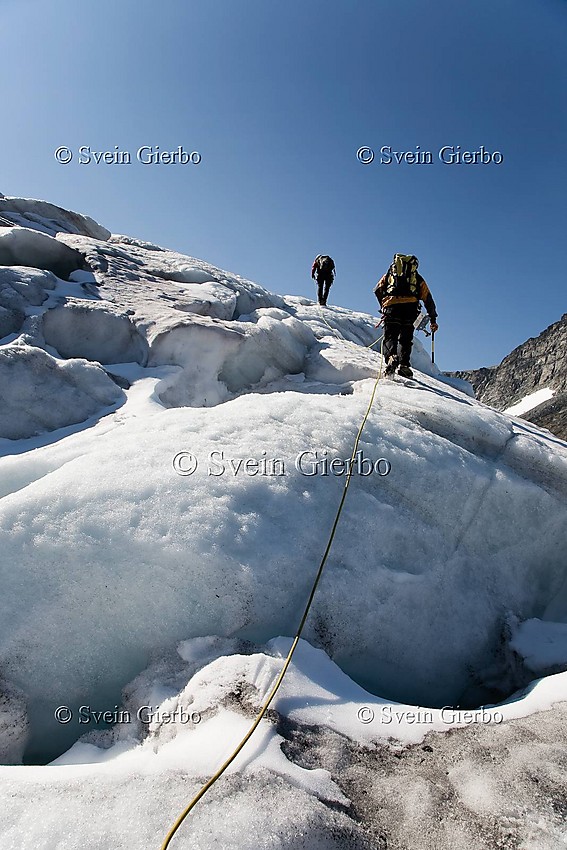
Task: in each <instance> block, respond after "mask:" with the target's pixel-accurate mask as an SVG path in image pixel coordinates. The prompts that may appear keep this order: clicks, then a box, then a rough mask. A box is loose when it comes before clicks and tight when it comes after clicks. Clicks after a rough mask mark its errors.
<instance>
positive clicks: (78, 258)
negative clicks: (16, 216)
mask: <svg viewBox="0 0 567 850" xmlns="http://www.w3.org/2000/svg"><path fill="white" fill-rule="evenodd" d="M82 265H83V257H82V255H81V254H80V253H79V251H76V250H74V249H73V248H69V247H68V246H67V245H65V244H64V243H63V242H60V241H59V240H58V239H54V238H53V237H52V236H48V235H47V234H45V233H39V232H38V231H36V230H30V229H28V228H26V227H2V228H0V266H32V267H33V268H36V269H47V270H49V271H51V272H53V273H54V274H56V275H57V277H62V278H65V279H67V278H68V277H69V275H70V274H71V272H73V271H75V270H76V269H80V268H81V267H82Z"/></svg>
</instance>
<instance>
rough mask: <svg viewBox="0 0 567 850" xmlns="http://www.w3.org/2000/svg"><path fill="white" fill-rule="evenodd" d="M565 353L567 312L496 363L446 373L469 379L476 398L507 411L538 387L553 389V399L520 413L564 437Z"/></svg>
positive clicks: (566, 420)
mask: <svg viewBox="0 0 567 850" xmlns="http://www.w3.org/2000/svg"><path fill="white" fill-rule="evenodd" d="M566 352H567V313H565V314H564V315H563V316H562V317H561V319H560V320H559V321H558V322H554V323H553V324H552V325H550V326H549V327H548V328H546V329H545V330H544V331H542V333H540V334H539V336H537V337H531V338H530V339H528V340H526V342H524V343H522V345H519V346H518V347H517V348H515V349H514V350H513V351H512V352H510V354H508V355H507V356H506V357H505V358H504V359H503V360H502V362H501V363H500V364H499V365H498V366H489V367H487V368H482V369H473V370H470V371H458V372H449V373H448V374H449V375H451V376H454V377H459V378H463V379H465V380H467V381H469V382H470V383H471V384H472V386H473V388H474V391H475V395H476V397H477V399H478V400H479V401H482V402H484V403H485V404H489V405H490V406H491V407H494V408H496V410H504V411H505V410H508V409H509V408H510V407H511V406H512V405H514V404H516V403H517V402H519V401H520V400H521V399H523V398H525V397H526V396H529V395H531V394H532V393H535V392H537V391H538V390H543V389H549V390H552V391H553V396H552V398H549V399H547V400H545V401H542V402H541V403H539V404H536V405H535V406H533V407H532V408H530V409H529V410H527V411H526V412H525V413H522V418H523V419H527V420H529V421H530V422H533V423H534V424H536V425H539V426H540V427H542V428H547V429H548V430H550V431H551V432H552V433H553V434H555V435H556V436H558V437H560V438H561V439H562V440H567V354H566Z"/></svg>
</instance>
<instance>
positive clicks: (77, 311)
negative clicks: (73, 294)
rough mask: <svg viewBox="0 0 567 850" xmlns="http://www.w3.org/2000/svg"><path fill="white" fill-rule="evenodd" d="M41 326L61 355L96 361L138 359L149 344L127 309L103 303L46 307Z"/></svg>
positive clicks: (142, 358) (144, 359) (144, 358)
mask: <svg viewBox="0 0 567 850" xmlns="http://www.w3.org/2000/svg"><path fill="white" fill-rule="evenodd" d="M42 330H43V335H44V338H45V341H46V343H47V344H48V345H51V346H52V347H53V348H55V349H57V351H58V352H59V354H60V355H61V357H82V358H85V359H87V360H95V361H98V362H99V363H132V362H134V363H141V364H144V363H146V362H147V359H148V347H147V344H146V341H145V340H144V338H143V337H142V336H141V335H140V334H139V333H138V331H137V330H136V328H135V326H134V325H133V324H132V322H131V321H130V317H129V316H128V315H127V314H126V313H122V312H118V311H116V310H114V311H113V310H109V309H108V308H107V307H106V306H105V305H104V304H98V303H93V302H84V303H80V302H77V301H76V300H75V301H74V302H68V303H66V304H64V305H63V306H61V307H55V308H53V309H51V310H47V312H46V313H44V315H43V322H42Z"/></svg>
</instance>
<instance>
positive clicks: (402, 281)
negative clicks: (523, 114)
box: [374, 254, 438, 378]
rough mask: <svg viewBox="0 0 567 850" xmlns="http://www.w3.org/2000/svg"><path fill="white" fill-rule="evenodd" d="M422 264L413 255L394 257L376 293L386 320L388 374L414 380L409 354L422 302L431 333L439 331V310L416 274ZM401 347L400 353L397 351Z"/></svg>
mask: <svg viewBox="0 0 567 850" xmlns="http://www.w3.org/2000/svg"><path fill="white" fill-rule="evenodd" d="M418 264H419V261H418V259H417V257H414V256H413V254H394V260H393V262H392V265H391V266H390V268H389V269H388V271H387V272H386V274H385V275H384V276H383V277H382V278H380V280H379V281H378V283H377V284H376V287H375V289H374V294H375V296H376V298H377V299H378V302H379V303H380V306H381V308H382V314H383V317H384V357H385V359H386V374H387V375H393V374H394V372H395V371H396V369H398V374H399V375H402V376H403V377H405V378H411V377H412V376H413V372H412V370H411V368H410V355H411V349H412V345H413V329H414V322H415V320H416V319H417V316H418V314H419V302H420V301H423V304H424V306H425V309H426V310H427V312H428V314H429V319H430V321H431V330H432V331H433V332H435V331H436V330H437V327H438V325H437V309H436V307H435V301H434V300H433V298H432V296H431V292H430V291H429V287H428V286H427V284H426V282H425V281H424V279H423V278H422V276H421V275H420V274H419V272H418V271H417V267H418ZM398 344H399V351H398Z"/></svg>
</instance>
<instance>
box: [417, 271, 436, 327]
mask: <svg viewBox="0 0 567 850" xmlns="http://www.w3.org/2000/svg"><path fill="white" fill-rule="evenodd" d="M419 297H420V299H421V300H422V301H423V304H424V307H425V309H426V310H427V314H428V316H429V318H430V319H431V324H432V325H436V324H437V307H436V306H435V301H434V300H433V296H432V294H431V292H430V291H429V287H428V285H427V284H426V282H425V281H424V279H423V278H421V287H420V292H419Z"/></svg>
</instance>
